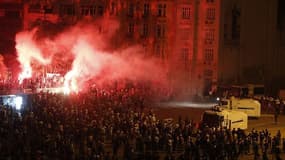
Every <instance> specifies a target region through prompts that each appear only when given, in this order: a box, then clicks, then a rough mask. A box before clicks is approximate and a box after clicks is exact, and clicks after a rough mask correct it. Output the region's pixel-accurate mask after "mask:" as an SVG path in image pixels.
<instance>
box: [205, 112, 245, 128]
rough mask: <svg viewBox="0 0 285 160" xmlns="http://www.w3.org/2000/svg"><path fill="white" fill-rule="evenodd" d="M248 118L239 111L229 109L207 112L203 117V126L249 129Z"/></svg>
mask: <svg viewBox="0 0 285 160" xmlns="http://www.w3.org/2000/svg"><path fill="white" fill-rule="evenodd" d="M247 124H248V116H247V114H245V113H243V112H239V111H234V110H228V109H221V108H219V109H212V110H206V111H205V112H204V114H203V117H202V125H204V126H205V125H207V126H209V127H226V128H228V129H234V128H235V129H238V128H240V129H243V130H245V129H247Z"/></svg>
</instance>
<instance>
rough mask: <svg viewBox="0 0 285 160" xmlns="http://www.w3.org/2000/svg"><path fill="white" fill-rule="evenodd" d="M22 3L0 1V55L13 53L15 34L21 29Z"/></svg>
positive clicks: (10, 0)
mask: <svg viewBox="0 0 285 160" xmlns="http://www.w3.org/2000/svg"><path fill="white" fill-rule="evenodd" d="M22 11H23V9H22V3H21V1H20V0H1V1H0V53H1V54H6V53H13V52H14V46H15V45H14V44H15V43H14V38H15V34H16V32H18V31H20V30H21V28H22Z"/></svg>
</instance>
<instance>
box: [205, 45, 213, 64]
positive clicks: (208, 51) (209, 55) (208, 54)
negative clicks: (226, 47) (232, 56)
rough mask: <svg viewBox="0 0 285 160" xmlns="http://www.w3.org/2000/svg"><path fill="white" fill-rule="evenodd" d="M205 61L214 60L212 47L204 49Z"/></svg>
mask: <svg viewBox="0 0 285 160" xmlns="http://www.w3.org/2000/svg"><path fill="white" fill-rule="evenodd" d="M204 56H205V57H204V58H205V62H208V63H209V62H212V61H213V60H214V49H213V48H207V49H205V50H204Z"/></svg>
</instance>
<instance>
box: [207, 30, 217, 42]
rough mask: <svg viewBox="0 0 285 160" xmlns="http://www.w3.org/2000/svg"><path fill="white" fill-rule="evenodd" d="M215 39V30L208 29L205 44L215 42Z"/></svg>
mask: <svg viewBox="0 0 285 160" xmlns="http://www.w3.org/2000/svg"><path fill="white" fill-rule="evenodd" d="M214 39H215V30H213V29H211V30H208V31H206V35H205V44H213V41H214Z"/></svg>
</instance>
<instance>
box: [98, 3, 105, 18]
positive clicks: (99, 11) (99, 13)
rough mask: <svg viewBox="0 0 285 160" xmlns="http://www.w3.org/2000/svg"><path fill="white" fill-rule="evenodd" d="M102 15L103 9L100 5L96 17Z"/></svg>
mask: <svg viewBox="0 0 285 160" xmlns="http://www.w3.org/2000/svg"><path fill="white" fill-rule="evenodd" d="M103 14H104V8H103V6H102V5H100V6H98V15H99V16H103Z"/></svg>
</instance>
